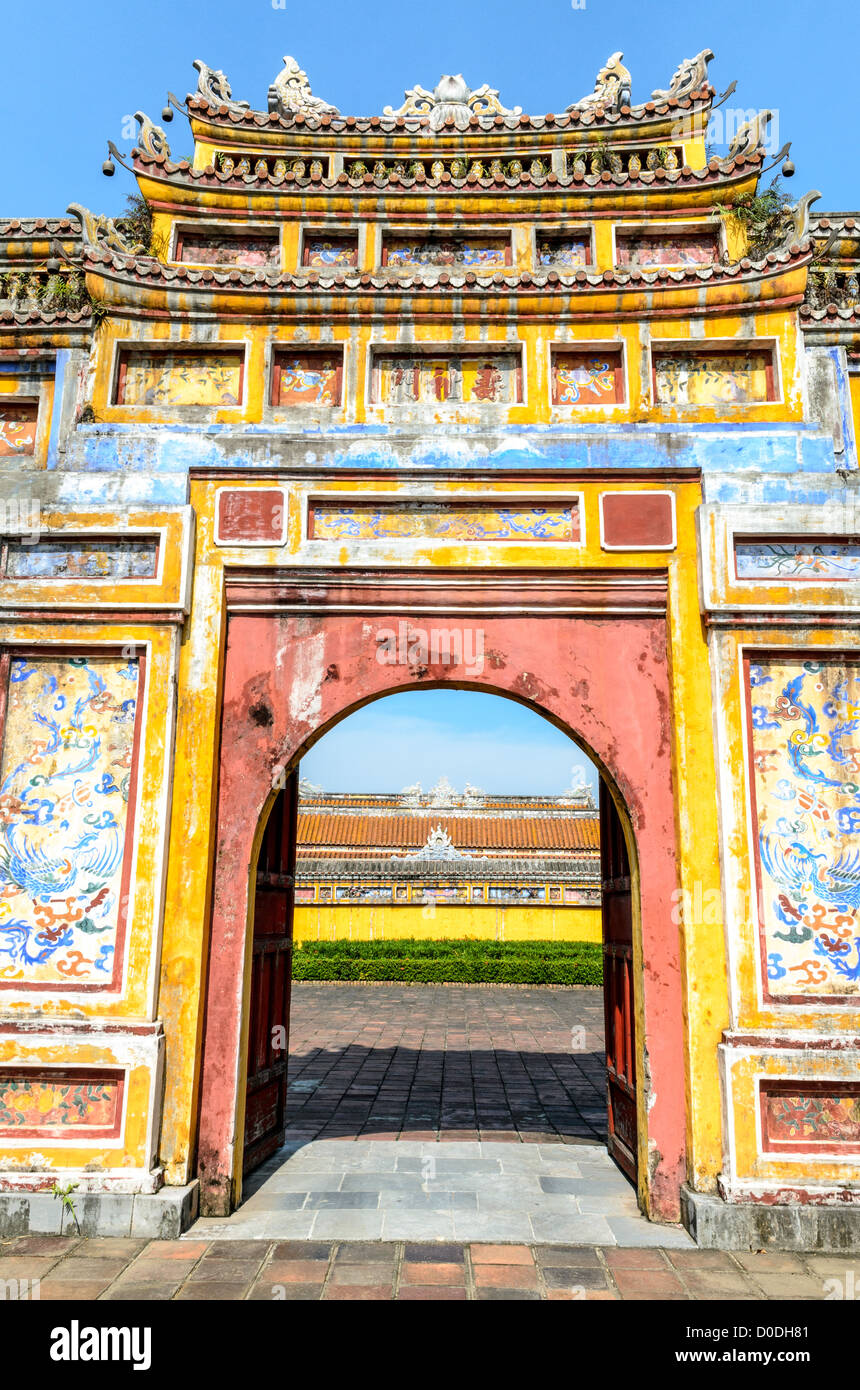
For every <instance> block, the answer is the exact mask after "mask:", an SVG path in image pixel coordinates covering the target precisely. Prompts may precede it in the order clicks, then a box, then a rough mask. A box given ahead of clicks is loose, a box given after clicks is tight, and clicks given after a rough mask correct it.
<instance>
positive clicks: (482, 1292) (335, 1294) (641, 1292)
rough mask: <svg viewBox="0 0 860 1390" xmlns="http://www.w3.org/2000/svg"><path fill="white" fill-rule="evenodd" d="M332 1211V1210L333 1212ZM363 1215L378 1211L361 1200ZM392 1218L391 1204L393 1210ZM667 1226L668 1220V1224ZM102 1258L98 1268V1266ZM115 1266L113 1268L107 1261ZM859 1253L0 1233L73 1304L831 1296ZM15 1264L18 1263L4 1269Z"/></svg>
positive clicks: (850, 1279)
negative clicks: (128, 1244) (131, 1244)
mask: <svg viewBox="0 0 860 1390" xmlns="http://www.w3.org/2000/svg"><path fill="white" fill-rule="evenodd" d="M324 1214H325V1215H330V1213H324ZM356 1215H357V1216H363V1217H365V1218H366V1216H367V1213H356ZM386 1219H387V1217H386ZM661 1229H662V1230H663V1232H664V1234H665V1233H666V1228H661ZM96 1266H98V1267H99V1271H98V1277H97V1278H93V1277H92V1271H93V1270H94V1268H95V1267H96ZM108 1266H110V1269H109V1268H108ZM858 1266H860V1257H857V1258H855V1259H853V1260H852V1258H851V1257H850V1256H838V1255H835V1256H822V1255H800V1254H796V1255H795V1254H780V1255H779V1256H775V1255H774V1254H773V1253H769V1254H765V1253H762V1254H755V1253H749V1252H744V1253H742V1254H741V1253H735V1252H733V1251H726V1252H721V1251H713V1250H698V1249H696V1248H695V1247H692V1248H690V1247H689V1246H688V1247H687V1248H685V1249H673V1248H670V1247H668V1246H666V1245H664V1246H661V1247H654V1248H650V1249H649V1248H643V1247H639V1248H635V1249H634V1248H625V1247H620V1246H601V1245H588V1246H583V1245H579V1244H577V1243H575V1242H571V1243H569V1244H565V1245H562V1244H537V1243H535V1242H529V1241H520V1242H497V1241H490V1240H480V1239H479V1238H478V1237H475V1238H473V1239H471V1240H468V1241H463V1240H455V1239H453V1238H451V1237H449V1238H448V1239H447V1240H444V1241H434V1242H427V1241H422V1240H415V1239H413V1238H411V1237H410V1235H409V1233H408V1232H407V1233H404V1234H403V1235H400V1236H397V1237H394V1238H392V1239H390V1240H388V1241H385V1240H380V1239H378V1238H370V1239H367V1240H354V1241H351V1242H349V1243H344V1242H339V1241H335V1240H331V1241H327V1240H323V1241H320V1240H317V1241H304V1240H296V1241H289V1240H287V1241H272V1240H253V1239H247V1238H245V1239H242V1240H241V1241H239V1240H236V1241H231V1242H229V1243H225V1242H222V1241H214V1242H210V1241H206V1240H197V1241H152V1242H150V1243H148V1244H145V1245H143V1246H142V1247H141V1246H140V1243H139V1242H138V1243H137V1248H136V1249H128V1250H126V1251H125V1252H120V1251H117V1250H116V1249H115V1248H113V1249H112V1248H110V1242H108V1241H106V1242H105V1243H104V1247H103V1248H102V1247H101V1246H100V1242H99V1241H98V1240H97V1239H92V1240H69V1239H68V1238H64V1237H39V1241H38V1245H37V1246H35V1247H34V1246H33V1244H32V1237H26V1236H24V1237H19V1238H18V1239H17V1240H8V1241H3V1242H0V1278H13V1277H14V1278H18V1279H33V1278H39V1279H40V1280H41V1284H40V1289H39V1292H40V1296H41V1298H42V1299H45V1300H49V1299H54V1300H63V1299H69V1298H70V1297H72V1298H73V1299H74V1301H75V1303H79V1302H87V1301H93V1300H99V1301H102V1302H111V1301H118V1302H128V1301H140V1302H145V1301H150V1300H158V1301H164V1300H171V1301H176V1302H187V1301H189V1300H191V1301H196V1302H200V1301H206V1302H209V1301H237V1300H253V1301H255V1302H259V1301H285V1300H289V1301H305V1302H306V1301H308V1300H313V1301H320V1300H322V1301H328V1302H331V1301H344V1300H346V1301H355V1300H358V1301H380V1300H388V1301H390V1300H402V1301H414V1300H416V1299H419V1300H422V1301H433V1300H436V1301H449V1300H451V1299H454V1300H455V1301H462V1300H468V1301H470V1302H475V1301H477V1302H482V1301H487V1300H499V1299H508V1300H511V1299H516V1300H525V1301H530V1300H531V1301H533V1300H536V1299H543V1300H547V1301H557V1300H559V1299H575V1300H583V1301H589V1300H607V1299H608V1300H616V1301H642V1300H652V1301H674V1302H684V1301H686V1302H696V1301H712V1300H715V1299H716V1300H719V1301H720V1302H733V1301H756V1300H761V1301H765V1300H784V1299H790V1300H798V1301H805V1300H810V1299H812V1300H824V1299H828V1298H832V1297H833V1294H832V1289H831V1286H830V1285H829V1283H828V1281H829V1280H831V1279H833V1278H838V1279H841V1280H842V1281H843V1282H844V1283H845V1285H846V1288H847V1287H848V1285H849V1284H850V1285H851V1288H852V1290H853V1285H854V1282H857V1283H860V1268H858ZM12 1270H14V1271H15V1273H14V1274H12V1273H8V1272H7V1271H12Z"/></svg>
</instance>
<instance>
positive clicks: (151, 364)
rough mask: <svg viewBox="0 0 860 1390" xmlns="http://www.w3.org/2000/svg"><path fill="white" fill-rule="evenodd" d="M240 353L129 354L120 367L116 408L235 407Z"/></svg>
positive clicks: (241, 360)
mask: <svg viewBox="0 0 860 1390" xmlns="http://www.w3.org/2000/svg"><path fill="white" fill-rule="evenodd" d="M243 363H244V358H243V355H242V353H241V352H223V353H220V352H130V353H127V354H126V355H125V356H124V357H123V359H122V362H121V366H120V382H119V391H118V396H117V399H118V403H119V404H120V405H162V406H183V405H238V404H239V402H240V401H241V399H242V367H243Z"/></svg>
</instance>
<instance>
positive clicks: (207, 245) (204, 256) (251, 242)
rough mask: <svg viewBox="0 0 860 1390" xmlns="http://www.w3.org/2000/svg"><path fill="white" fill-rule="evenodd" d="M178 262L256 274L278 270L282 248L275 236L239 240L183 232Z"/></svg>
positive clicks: (236, 238)
mask: <svg viewBox="0 0 860 1390" xmlns="http://www.w3.org/2000/svg"><path fill="white" fill-rule="evenodd" d="M177 258H178V259H179V260H180V261H184V262H191V263H192V264H194V265H237V266H247V267H248V268H249V269H253V270H265V269H266V267H267V266H276V265H278V263H279V260H280V247H279V245H278V238H277V237H276V236H260V235H254V234H251V233H248V234H243V235H242V236H236V235H233V234H232V233H231V234H229V235H228V234H225V235H223V236H218V235H214V236H212V235H210V236H204V235H202V234H196V235H195V234H194V233H191V232H183V234H182V237H181V239H180V241H179V245H178V246H177Z"/></svg>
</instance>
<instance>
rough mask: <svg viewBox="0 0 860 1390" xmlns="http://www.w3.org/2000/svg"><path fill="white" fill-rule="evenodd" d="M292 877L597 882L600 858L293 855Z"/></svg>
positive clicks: (310, 878)
mask: <svg viewBox="0 0 860 1390" xmlns="http://www.w3.org/2000/svg"><path fill="white" fill-rule="evenodd" d="M296 878H297V880H299V881H300V882H302V883H308V882H312V881H313V880H314V879H323V880H328V881H331V880H332V879H336V878H340V879H346V880H349V881H356V880H358V881H359V882H368V881H373V880H376V881H378V882H385V881H386V880H388V881H392V880H397V881H398V882H401V883H402V882H404V881H405V882H410V881H414V880H417V881H419V882H428V881H434V882H437V883H438V882H440V881H441V882H455V881H457V880H458V879H459V880H467V879H468V880H472V881H474V880H477V881H478V882H483V883H486V882H487V880H488V879H489V880H492V881H494V882H501V883H506V882H511V881H513V882H520V883H522V882H535V881H541V880H542V881H544V882H547V881H550V882H556V883H557V882H565V883H583V884H586V883H587V884H591V885H598V884H599V883H600V861H599V858H598V856H597V855H596V854H595V855H590V856H584V855H580V856H579V857H576V858H574V857H573V856H561V855H555V856H553V857H549V856H546V855H543V856H535V857H529V858H524V857H522V855H519V856H502V857H500V856H491V855H488V856H487V857H486V858H475V859H445V860H438V859H436V860H434V859H406V858H402V859H391V858H382V857H379V856H377V857H372V856H370V855H366V854H363V855H361V856H360V857H352V858H350V857H348V856H346V855H342V854H339V855H338V854H336V855H329V856H325V855H319V854H314V855H307V856H306V855H304V854H299V856H298V860H297V863H296Z"/></svg>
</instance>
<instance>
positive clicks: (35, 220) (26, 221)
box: [0, 217, 80, 240]
mask: <svg viewBox="0 0 860 1390" xmlns="http://www.w3.org/2000/svg"><path fill="white" fill-rule="evenodd" d="M79 232H80V228H79V225H78V222H77V220H76V219H74V218H71V217H2V218H0V238H7V237H8V238H14V239H15V240H20V239H21V238H22V237H37V236H43V237H44V236H77V235H78V234H79Z"/></svg>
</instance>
